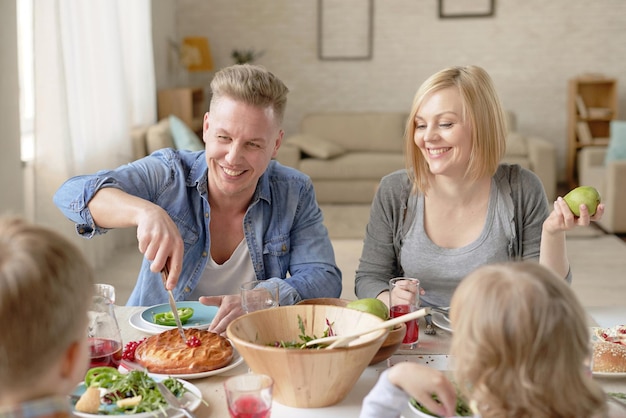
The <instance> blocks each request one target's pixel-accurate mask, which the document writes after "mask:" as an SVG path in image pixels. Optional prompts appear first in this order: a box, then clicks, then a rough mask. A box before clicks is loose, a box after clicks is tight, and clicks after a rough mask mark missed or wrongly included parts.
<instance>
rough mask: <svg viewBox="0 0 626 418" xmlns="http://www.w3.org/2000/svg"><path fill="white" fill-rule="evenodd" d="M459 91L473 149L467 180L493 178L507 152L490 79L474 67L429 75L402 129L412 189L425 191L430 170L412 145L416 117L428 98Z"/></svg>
mask: <svg viewBox="0 0 626 418" xmlns="http://www.w3.org/2000/svg"><path fill="white" fill-rule="evenodd" d="M450 87H452V88H456V89H458V91H459V93H460V95H461V99H462V101H463V120H464V121H465V123H469V124H470V126H471V129H472V138H471V141H472V149H471V155H470V162H469V166H468V167H467V171H466V172H465V175H466V177H467V178H469V179H470V180H478V179H479V178H483V177H485V176H492V175H493V174H494V173H495V172H496V169H497V168H498V164H499V163H500V160H501V159H502V157H503V156H504V152H505V150H506V131H507V129H506V119H505V115H504V110H503V108H502V105H501V103H500V99H499V98H498V94H497V93H496V90H495V87H494V85H493V82H492V80H491V77H490V76H489V74H487V72H486V71H485V70H484V69H482V68H480V67H477V66H467V67H449V68H446V69H444V70H441V71H439V72H437V73H435V74H433V75H432V76H430V77H429V78H428V79H427V80H426V81H424V83H423V84H422V85H421V86H420V87H419V89H418V90H417V93H416V94H415V97H414V98H413V105H412V106H411V112H410V114H409V117H408V119H407V123H406V129H405V135H404V139H405V150H406V164H407V169H408V173H409V177H411V180H412V181H413V190H414V191H417V190H420V191H422V192H424V193H427V192H428V187H429V178H430V169H429V167H428V162H427V161H426V159H425V158H424V156H423V155H422V153H421V152H420V150H419V148H417V145H415V142H414V137H415V129H416V121H415V116H416V114H417V112H418V111H419V109H420V107H421V105H422V103H423V102H424V100H425V99H426V98H428V97H429V96H430V95H432V94H434V93H436V92H438V91H440V90H442V89H446V88H450Z"/></svg>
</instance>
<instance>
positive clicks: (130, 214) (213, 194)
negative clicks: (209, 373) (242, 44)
mask: <svg viewBox="0 0 626 418" xmlns="http://www.w3.org/2000/svg"><path fill="white" fill-rule="evenodd" d="M211 91H212V98H211V104H210V108H209V112H207V113H206V114H205V116H204V126H203V139H204V142H205V145H206V149H205V151H199V152H188V151H177V150H173V149H169V148H167V149H162V150H159V151H157V152H155V153H153V154H151V155H150V156H148V157H145V158H142V159H140V160H137V161H135V162H133V163H130V164H127V165H124V166H122V167H119V168H117V169H115V170H104V171H100V172H97V173H96V174H94V175H86V176H77V177H73V178H71V179H69V180H68V181H67V182H65V183H64V184H63V185H62V186H61V187H60V188H59V190H58V191H57V193H56V195H55V197H54V202H55V204H56V205H57V206H58V207H59V209H60V210H61V211H62V212H63V213H64V214H65V216H67V217H68V218H69V219H70V220H72V221H73V222H75V223H76V229H77V231H79V234H81V235H82V236H84V237H86V238H91V237H93V236H95V235H97V234H101V233H104V232H106V230H107V229H110V228H124V227H136V228H137V240H138V245H139V250H140V251H141V252H142V254H143V255H144V260H143V264H142V266H141V270H140V272H139V277H138V280H137V284H136V285H135V289H134V290H133V293H132V294H131V296H130V299H129V301H128V304H129V305H154V304H158V303H165V302H167V293H166V291H165V289H164V288H163V285H162V282H161V279H160V271H161V270H162V269H163V267H164V266H166V265H167V267H168V268H169V277H168V281H167V287H168V288H169V289H172V290H173V292H174V295H175V297H176V299H177V300H200V301H201V302H202V303H204V304H206V305H214V306H219V310H218V312H217V314H216V316H215V319H214V320H213V323H212V324H211V328H210V330H211V331H213V332H217V333H222V332H224V331H225V330H226V326H227V325H228V324H229V323H230V321H232V320H233V319H235V318H236V317H238V316H239V315H241V314H243V311H242V310H241V301H240V297H239V286H240V285H241V284H242V283H244V282H247V281H251V280H257V279H258V280H268V281H274V282H277V283H279V294H280V304H281V305H289V304H294V303H297V302H298V301H300V300H302V299H309V298H318V297H338V296H339V295H340V294H341V272H340V271H339V269H338V268H337V266H336V264H335V257H334V252H333V248H332V244H331V242H330V239H329V237H328V231H327V230H326V227H325V226H324V224H323V219H322V213H321V210H320V208H319V206H318V204H317V201H316V199H315V192H314V190H313V186H312V183H311V181H310V179H309V178H308V177H307V176H305V175H304V174H302V173H300V172H299V171H297V170H295V169H292V168H289V167H285V166H282V165H280V164H279V163H278V162H276V161H275V160H272V158H273V157H275V156H276V153H277V151H278V148H279V147H280V145H281V142H282V138H283V134H284V132H283V130H282V128H281V126H282V120H283V116H284V112H285V106H286V103H287V93H288V89H287V87H286V86H285V85H284V84H283V82H282V81H280V80H279V79H278V78H277V77H276V76H274V75H273V74H272V73H271V72H269V71H267V70H265V69H264V68H262V67H260V66H254V65H235V66H232V67H227V68H224V69H222V70H220V71H219V72H218V73H216V74H215V77H214V78H213V80H212V81H211Z"/></svg>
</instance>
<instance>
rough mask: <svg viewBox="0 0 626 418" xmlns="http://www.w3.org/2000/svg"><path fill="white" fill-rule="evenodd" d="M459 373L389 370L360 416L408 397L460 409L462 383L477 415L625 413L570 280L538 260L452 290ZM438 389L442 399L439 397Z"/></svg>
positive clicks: (435, 407)
mask: <svg viewBox="0 0 626 418" xmlns="http://www.w3.org/2000/svg"><path fill="white" fill-rule="evenodd" d="M450 320H451V323H452V327H453V328H454V334H453V335H452V344H451V348H450V353H451V355H452V356H453V363H454V380H455V382H456V385H455V384H453V383H451V382H450V381H449V380H448V379H447V378H446V377H445V376H444V374H443V373H442V372H441V371H438V370H435V369H432V368H429V367H427V366H422V365H419V364H417V363H410V362H403V363H399V364H397V365H395V366H393V367H392V368H390V369H388V370H387V371H385V372H384V373H383V375H382V376H381V378H380V379H379V381H378V383H377V384H376V386H375V387H374V389H373V390H372V391H371V392H370V393H369V394H368V396H367V397H366V398H365V400H364V403H363V411H362V413H361V417H362V418H365V417H378V418H386V417H398V416H400V412H401V411H402V410H403V409H404V408H405V407H406V403H407V400H408V399H409V397H413V398H415V399H417V401H418V402H420V403H421V404H422V405H424V406H425V407H426V408H428V409H429V410H430V411H433V412H435V413H437V414H440V415H442V416H453V415H456V414H455V405H456V389H455V387H456V388H458V389H459V391H460V393H461V395H462V397H463V398H464V399H466V400H468V404H469V405H470V407H471V408H472V410H473V413H474V414H475V416H479V417H482V418H491V417H494V418H495V417H498V418H503V417H516V418H526V417H527V418H554V417H572V418H574V417H577V418H582V417H606V416H609V417H624V416H626V413H625V412H624V410H623V408H621V407H619V406H618V405H617V404H614V403H610V404H609V406H607V400H606V396H605V395H604V392H603V391H602V389H601V387H600V386H599V385H598V384H597V383H596V382H594V381H593V380H592V377H591V373H590V370H589V365H588V360H589V358H590V354H591V353H590V344H589V341H590V339H589V338H590V335H589V328H588V326H587V317H586V314H585V311H584V309H583V307H582V305H581V304H580V302H579V301H578V299H577V298H576V296H575V295H574V293H573V291H572V290H571V289H570V287H569V286H568V285H567V283H566V282H565V281H564V280H562V279H561V278H559V277H557V276H556V275H555V274H554V273H553V272H552V271H550V270H549V269H547V268H546V267H543V266H541V265H540V264H537V263H534V262H508V263H503V264H493V265H489V266H484V267H481V268H479V269H477V270H476V271H474V272H473V273H471V274H470V275H469V276H467V278H465V279H464V280H463V281H462V282H461V284H460V285H459V286H458V288H457V290H456V291H455V293H454V295H453V297H452V306H451V310H450ZM432 395H437V397H438V399H440V400H441V404H437V403H436V402H435V401H433V398H432Z"/></svg>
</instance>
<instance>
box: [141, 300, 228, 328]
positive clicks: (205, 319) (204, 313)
mask: <svg viewBox="0 0 626 418" xmlns="http://www.w3.org/2000/svg"><path fill="white" fill-rule="evenodd" d="M176 307H177V308H192V309H193V316H192V317H191V318H190V319H189V321H188V322H187V323H186V324H185V325H183V328H198V329H207V328H209V326H210V325H211V321H213V318H214V317H215V314H216V313H217V309H218V308H217V306H207V305H203V304H202V303H200V302H199V301H193V300H189V301H181V302H176ZM171 311H172V308H171V307H170V304H169V303H161V304H159V305H154V306H150V307H149V308H146V309H144V310H143V311H141V313H140V315H139V319H140V320H141V322H143V324H144V326H146V327H152V328H156V329H158V330H159V331H168V330H170V329H172V328H176V325H174V326H171V325H158V324H155V323H154V321H153V320H152V317H153V315H154V314H157V313H163V312H171Z"/></svg>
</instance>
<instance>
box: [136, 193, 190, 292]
mask: <svg viewBox="0 0 626 418" xmlns="http://www.w3.org/2000/svg"><path fill="white" fill-rule="evenodd" d="M137 241H138V245H139V251H140V252H141V253H142V254H143V255H144V256H145V257H146V259H147V260H149V261H151V264H150V270H151V271H153V272H155V273H158V272H160V271H161V270H163V267H164V266H165V265H166V263H167V266H168V270H169V275H168V279H167V285H166V288H167V289H168V290H172V289H174V287H176V283H178V277H179V276H180V272H181V270H182V264H183V252H184V245H183V240H182V238H181V236H180V232H179V231H178V228H177V227H176V224H174V222H173V221H172V218H170V217H169V215H168V214H167V212H165V210H163V209H162V208H161V207H159V206H156V205H153V207H152V208H150V209H148V210H145V211H143V212H142V213H141V215H140V216H139V217H138V219H137Z"/></svg>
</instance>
